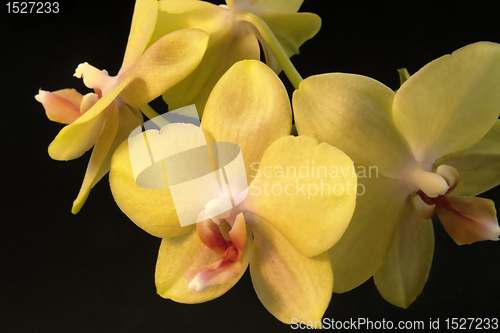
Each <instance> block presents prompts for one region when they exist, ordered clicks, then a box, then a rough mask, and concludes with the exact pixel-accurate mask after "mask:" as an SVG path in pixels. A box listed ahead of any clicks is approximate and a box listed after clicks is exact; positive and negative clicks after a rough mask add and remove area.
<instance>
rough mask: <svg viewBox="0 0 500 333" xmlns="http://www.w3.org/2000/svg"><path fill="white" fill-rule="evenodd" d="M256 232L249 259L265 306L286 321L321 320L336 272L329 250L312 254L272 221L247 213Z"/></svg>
mask: <svg viewBox="0 0 500 333" xmlns="http://www.w3.org/2000/svg"><path fill="white" fill-rule="evenodd" d="M245 217H246V218H247V219H248V220H251V221H252V222H251V229H252V231H253V233H254V237H255V239H254V249H253V252H252V258H251V262H250V274H251V276H252V282H253V285H254V288H255V291H256V293H257V296H258V297H259V299H260V301H261V302H262V304H264V306H265V307H266V309H267V310H268V311H269V312H271V314H272V315H273V316H275V317H276V318H277V319H279V320H280V321H282V322H284V323H285V324H291V323H292V319H293V318H296V319H298V320H299V321H302V320H303V321H317V320H321V318H322V317H323V314H324V312H325V310H326V308H327V307H328V304H329V303H330V298H331V296H332V295H331V293H332V287H333V274H332V270H331V266H330V261H329V260H328V254H327V253H326V252H323V253H321V254H319V255H317V256H315V257H312V258H309V257H306V256H304V255H302V254H301V253H299V252H298V251H297V250H295V248H294V246H292V245H291V244H290V243H289V242H288V241H287V240H286V239H285V237H283V235H281V234H280V232H279V231H278V230H277V229H275V228H274V227H273V226H272V224H271V223H270V222H268V221H266V220H265V219H263V218H261V217H260V216H258V215H255V214H251V213H246V214H245Z"/></svg>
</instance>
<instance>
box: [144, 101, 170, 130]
mask: <svg viewBox="0 0 500 333" xmlns="http://www.w3.org/2000/svg"><path fill="white" fill-rule="evenodd" d="M139 110H141V112H142V113H143V114H144V115H145V116H146V117H148V118H149V119H151V120H152V121H153V122H154V123H155V124H156V125H157V126H158V127H159V128H162V127H163V126H165V125H168V124H169V122H168V121H167V120H166V119H165V118H163V117H162V116H160V115H159V114H158V112H156V111H155V110H154V109H153V108H152V107H151V106H149V104H145V105H143V106H141V107H140V108H139Z"/></svg>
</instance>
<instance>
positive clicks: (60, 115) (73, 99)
mask: <svg viewBox="0 0 500 333" xmlns="http://www.w3.org/2000/svg"><path fill="white" fill-rule="evenodd" d="M82 98H83V97H82V94H80V93H79V92H77V91H76V90H75V89H62V90H57V91H54V92H49V91H44V90H42V89H40V90H39V91H38V95H36V96H35V99H36V100H37V101H38V102H40V103H42V105H43V107H44V109H45V113H46V114H47V118H49V119H50V120H52V121H55V122H58V123H61V124H71V123H72V122H74V121H75V120H77V119H78V118H79V117H80V115H81V113H80V104H81V102H82Z"/></svg>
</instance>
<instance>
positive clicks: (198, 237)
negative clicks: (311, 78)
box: [110, 60, 356, 324]
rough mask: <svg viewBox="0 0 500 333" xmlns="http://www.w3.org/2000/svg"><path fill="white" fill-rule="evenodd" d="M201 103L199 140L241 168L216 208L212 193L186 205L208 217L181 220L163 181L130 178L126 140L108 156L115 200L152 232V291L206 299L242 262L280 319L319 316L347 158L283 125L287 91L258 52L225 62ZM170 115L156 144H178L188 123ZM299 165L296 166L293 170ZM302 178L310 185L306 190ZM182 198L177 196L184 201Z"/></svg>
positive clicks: (351, 180) (226, 285)
mask: <svg viewBox="0 0 500 333" xmlns="http://www.w3.org/2000/svg"><path fill="white" fill-rule="evenodd" d="M204 111H205V112H204V116H203V119H202V122H201V127H202V129H203V131H204V133H205V134H204V135H205V137H206V139H207V142H212V143H216V142H229V143H234V144H236V145H238V146H239V147H240V149H241V154H242V156H243V161H244V167H245V170H246V178H244V182H245V183H246V184H245V185H248V190H249V191H248V192H249V193H248V195H247V196H246V197H245V199H244V200H243V201H242V202H241V203H240V204H238V205H236V206H233V208H231V209H230V210H229V211H226V214H219V215H217V216H215V214H212V213H210V212H211V211H213V209H214V208H217V207H218V206H219V205H221V204H222V203H223V202H220V200H219V199H217V198H215V199H212V200H210V201H209V202H207V203H206V206H205V209H204V210H203V211H202V212H198V211H196V212H195V213H196V214H198V213H199V214H205V213H206V215H207V216H208V217H209V218H206V219H205V220H203V221H201V222H199V223H197V224H196V227H194V225H188V226H185V227H181V226H180V224H179V219H178V216H177V213H176V210H175V208H174V202H173V200H172V195H171V192H170V190H169V187H168V186H166V188H165V189H146V188H142V187H139V186H138V185H136V183H135V181H134V176H133V172H132V167H131V160H130V153H129V142H128V141H127V142H124V143H123V144H122V145H121V146H120V147H119V148H118V149H117V151H116V152H115V154H114V156H113V160H112V163H111V171H110V185H111V190H112V193H113V197H114V199H115V201H116V203H117V204H118V206H119V207H120V209H121V210H122V211H123V212H124V213H125V214H126V215H127V216H128V217H129V218H130V219H131V220H132V221H133V222H134V223H135V224H137V225H138V226H139V227H141V228H142V229H144V230H145V231H147V232H148V233H150V234H152V235H154V236H156V237H161V238H162V243H161V246H160V250H159V254H158V261H157V266H156V286H157V291H158V293H159V294H160V295H161V296H162V297H164V298H168V299H172V300H174V301H176V302H181V303H200V302H206V301H208V300H211V299H214V298H217V297H219V296H221V295H222V294H224V293H225V292H226V291H228V290H229V289H230V288H231V287H232V286H233V285H234V284H235V283H236V282H237V281H238V280H239V279H240V278H241V276H242V275H243V273H244V272H245V270H246V268H247V266H248V265H249V264H250V273H251V275H252V281H253V285H254V288H255V290H256V292H257V295H258V297H259V299H260V300H261V301H262V303H263V304H264V306H265V307H266V308H267V309H268V310H269V311H270V312H271V313H272V314H273V315H274V316H275V317H276V318H278V319H279V320H281V321H282V322H285V323H288V324H291V320H292V318H302V319H304V320H311V319H313V318H314V319H317V320H320V319H321V317H322V315H323V313H324V311H325V310H326V308H327V306H328V304H329V301H330V298H331V293H332V291H333V275H332V272H331V265H330V261H329V259H328V254H327V252H326V250H327V249H328V248H330V247H331V246H332V245H333V244H334V243H335V242H336V241H337V240H338V239H339V238H340V236H341V235H342V233H343V232H344V230H345V229H346V227H347V224H348V223H349V220H350V218H351V215H352V213H353V211H354V205H355V193H354V192H355V187H356V175H355V174H354V173H351V172H349V170H350V169H352V168H353V164H352V161H351V160H350V159H349V158H348V157H347V156H346V155H345V154H344V153H343V152H341V151H340V150H338V149H337V148H335V147H333V146H330V145H328V144H326V143H321V144H318V142H317V141H316V140H314V139H312V138H309V137H306V136H301V137H294V136H290V135H289V133H290V131H291V126H292V113H291V108H290V102H289V99H288V95H287V92H286V90H285V88H284V86H283V83H282V82H281V81H280V80H279V78H278V77H277V76H276V74H275V73H274V72H273V71H272V70H271V69H270V68H269V67H267V66H266V65H265V64H263V63H261V62H259V61H255V60H246V61H241V62H238V63H236V64H235V65H234V66H232V67H231V68H230V69H229V71H228V72H227V73H226V74H224V76H222V78H221V79H220V81H219V82H218V83H217V85H216V86H215V87H214V89H213V91H212V93H211V94H210V97H209V99H208V101H207V104H206V108H205V110H204ZM173 125H178V126H171V127H167V128H166V131H163V129H162V131H161V135H165V136H168V137H169V138H172V139H173V140H171V141H168V142H169V143H170V144H168V145H166V147H165V149H173V150H176V149H178V147H179V146H183V145H184V141H183V140H189V139H190V136H191V133H190V131H189V128H190V127H189V126H192V127H194V126H193V125H188V124H173ZM180 125H182V126H180ZM161 135H160V136H161ZM187 148H189V147H187ZM162 163H163V162H162ZM165 163H166V162H165ZM311 166H314V168H316V169H314V170H317V167H319V166H326V167H328V168H330V166H338V167H339V168H343V169H344V170H346V172H345V174H343V173H339V174H338V175H336V177H330V178H328V177H327V178H324V177H318V175H317V174H316V175H314V174H311V170H308V171H307V173H306V171H305V168H307V167H309V168H311ZM299 168H302V169H301V170H302V172H301V173H296V172H295V173H294V172H293V170H295V171H297V170H298V169H299ZM291 169H292V170H291ZM163 170H165V169H163ZM179 170H180V171H181V172H183V170H184V169H182V168H180V169H179ZM328 170H330V169H328ZM164 172H165V171H164ZM312 172H314V171H312ZM168 177H169V176H168V175H167V181H168ZM162 182H163V183H165V180H164V179H162ZM335 186H337V187H338V191H335V193H334V191H333V188H334V187H335ZM311 188H314V189H315V190H316V191H315V192H314V193H311V192H312V191H308V189H311ZM318 189H321V192H322V193H321V194H319V193H318ZM341 189H343V191H341ZM214 190H216V189H214ZM280 190H281V192H280ZM233 194H234V193H233ZM313 194H314V195H313ZM233 198H234V197H233ZM191 199H192V197H190V196H186V197H185V198H184V201H185V205H190V204H191V201H190V200H191ZM252 235H253V237H252Z"/></svg>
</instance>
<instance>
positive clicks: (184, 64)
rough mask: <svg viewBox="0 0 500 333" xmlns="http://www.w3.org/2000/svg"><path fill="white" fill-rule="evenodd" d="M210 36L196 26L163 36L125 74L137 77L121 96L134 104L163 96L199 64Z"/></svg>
mask: <svg viewBox="0 0 500 333" xmlns="http://www.w3.org/2000/svg"><path fill="white" fill-rule="evenodd" d="M208 39H209V38H208V34H207V33H205V32H203V31H201V30H196V29H184V30H179V31H175V32H172V33H170V34H168V35H166V36H164V37H162V38H161V39H160V40H158V41H157V42H156V43H154V44H153V45H151V46H150V47H149V48H148V49H147V50H146V52H144V54H143V55H142V56H141V57H140V58H139V59H138V60H137V61H136V62H135V63H134V64H133V65H132V66H131V67H130V68H129V69H127V70H126V71H125V72H123V73H122V74H121V75H124V76H125V77H127V76H133V77H134V80H133V81H132V82H131V83H130V84H129V85H128V86H127V87H126V88H125V89H124V90H123V91H122V92H121V94H120V96H121V97H122V98H123V99H124V100H125V101H126V102H127V104H129V105H130V106H133V107H140V106H142V105H144V104H146V103H148V102H150V101H152V100H153V99H155V98H156V97H158V96H160V95H161V94H162V93H163V92H165V91H166V90H168V89H169V88H171V87H172V86H174V85H175V84H177V83H178V82H180V81H181V80H183V79H184V78H186V76H188V75H189V74H190V73H191V72H192V71H193V70H194V69H195V68H196V67H197V66H198V64H199V63H200V61H201V59H202V58H203V55H204V54H205V50H206V48H207V43H208ZM186 105H187V104H186ZM186 105H183V106H186Z"/></svg>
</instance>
